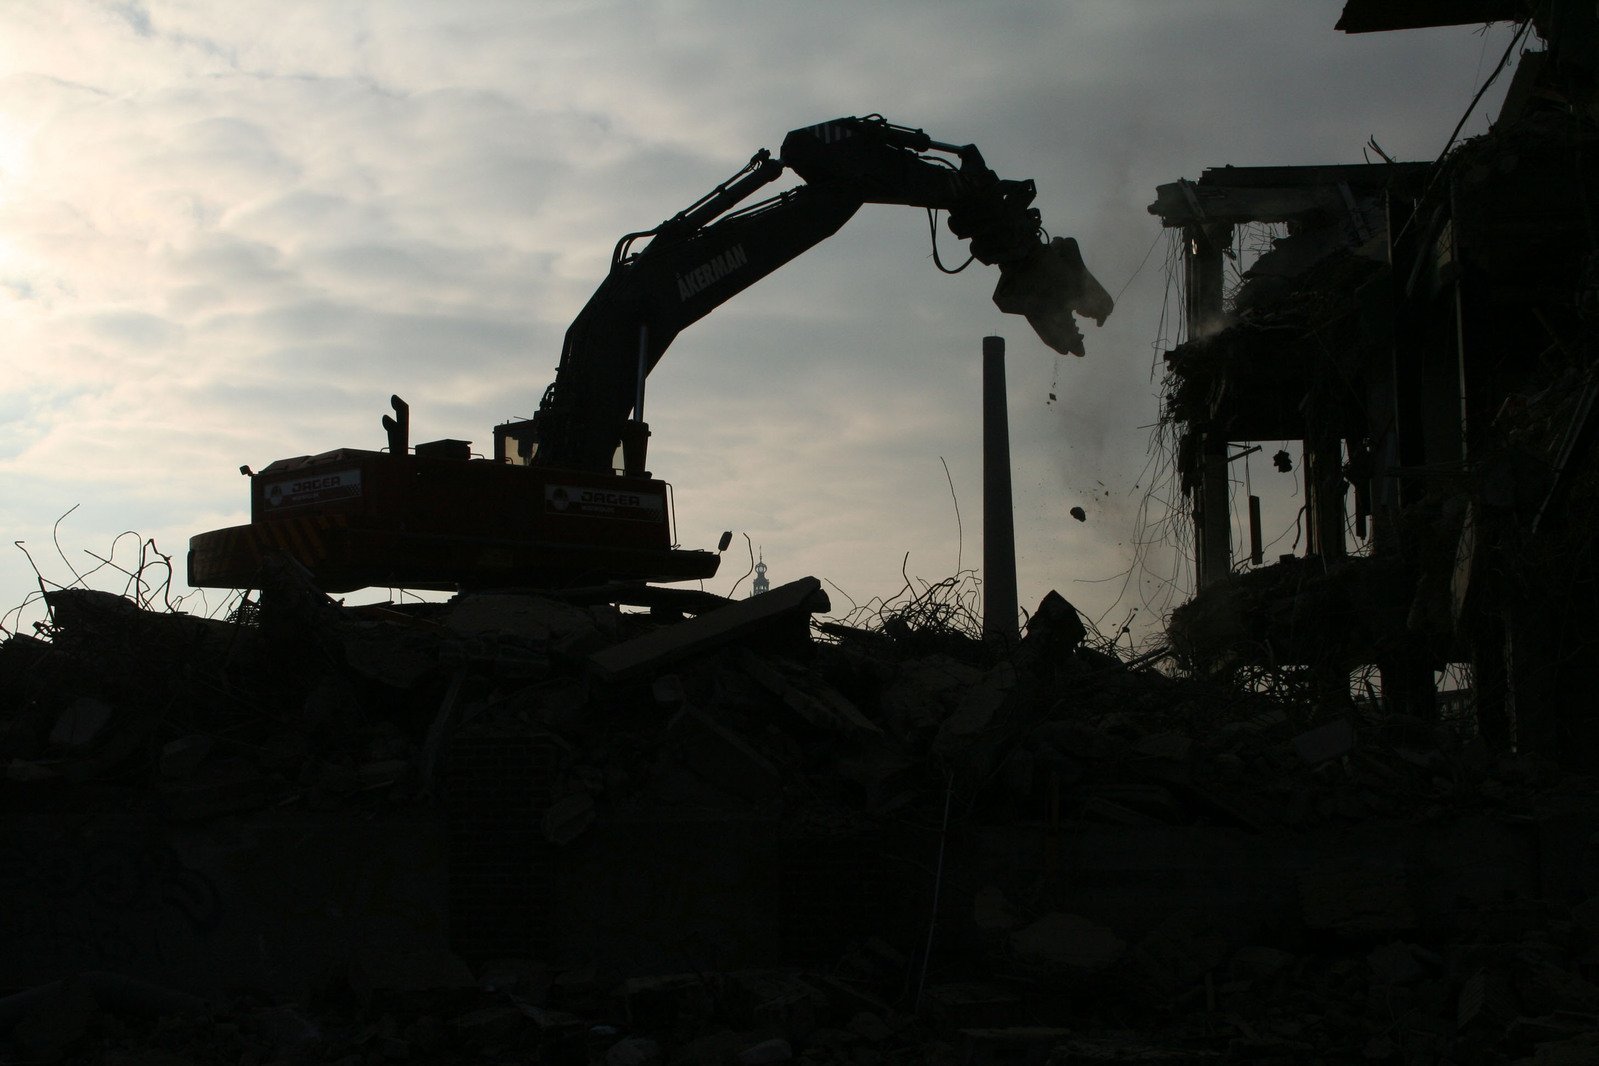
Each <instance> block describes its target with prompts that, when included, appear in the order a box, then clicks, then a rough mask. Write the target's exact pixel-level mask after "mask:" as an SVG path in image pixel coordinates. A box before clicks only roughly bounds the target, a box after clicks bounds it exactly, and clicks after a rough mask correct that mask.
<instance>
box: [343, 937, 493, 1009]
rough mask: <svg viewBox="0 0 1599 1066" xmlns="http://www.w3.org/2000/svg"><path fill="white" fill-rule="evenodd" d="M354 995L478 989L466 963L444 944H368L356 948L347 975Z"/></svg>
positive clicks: (367, 999) (368, 999)
mask: <svg viewBox="0 0 1599 1066" xmlns="http://www.w3.org/2000/svg"><path fill="white" fill-rule="evenodd" d="M347 974H348V977H347V979H348V981H349V985H350V989H351V991H353V992H355V994H356V995H358V996H360V997H361V999H362V1000H364V1001H368V1002H370V1001H371V999H372V998H373V997H374V996H380V995H390V994H397V995H408V994H413V993H434V992H444V991H452V990H462V989H469V988H475V987H476V986H477V982H476V981H475V980H474V979H473V977H472V971H471V970H470V969H469V968H468V967H467V965H466V963H464V962H462V961H461V959H460V958H459V957H458V956H456V955H455V954H454V953H453V952H451V951H450V950H449V949H448V948H447V947H445V946H444V945H443V944H442V943H441V944H433V945H429V944H426V943H424V942H416V943H411V942H406V943H399V942H395V943H383V942H379V943H369V944H364V945H362V946H361V947H359V948H357V949H356V950H355V952H354V953H353V955H352V957H351V959H350V965H349V968H348V971H347Z"/></svg>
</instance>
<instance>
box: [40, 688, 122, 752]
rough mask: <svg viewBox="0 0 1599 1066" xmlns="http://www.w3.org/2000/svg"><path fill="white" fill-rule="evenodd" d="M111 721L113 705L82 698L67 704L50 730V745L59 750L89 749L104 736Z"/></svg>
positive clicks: (85, 697) (90, 698)
mask: <svg viewBox="0 0 1599 1066" xmlns="http://www.w3.org/2000/svg"><path fill="white" fill-rule="evenodd" d="M110 721H111V705H110V704H109V703H106V702H105V701H104V700H97V699H95V698H94V697H93V696H80V697H78V698H77V699H75V700H73V701H72V702H71V703H69V704H67V706H66V709H65V710H63V711H62V712H61V714H60V715H59V716H57V718H56V724H55V728H54V729H52V730H50V743H51V744H52V745H53V746H55V747H57V748H66V749H68V750H78V749H82V748H87V747H89V746H90V745H91V744H93V743H94V742H95V741H97V740H99V739H100V737H101V736H102V735H103V734H104V732H105V728H106V725H107V723H109V722H110Z"/></svg>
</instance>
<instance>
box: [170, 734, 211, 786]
mask: <svg viewBox="0 0 1599 1066" xmlns="http://www.w3.org/2000/svg"><path fill="white" fill-rule="evenodd" d="M211 746H212V740H211V738H210V737H206V736H199V735H194V734H191V735H190V736H186V737H179V738H178V739H177V740H170V741H168V742H167V743H165V744H163V745H162V746H161V758H160V761H159V763H158V765H159V767H160V770H161V776H162V777H174V778H180V779H181V778H188V777H193V776H194V772H195V771H196V770H198V769H199V768H200V764H201V763H203V762H205V758H206V756H207V755H210V754H211Z"/></svg>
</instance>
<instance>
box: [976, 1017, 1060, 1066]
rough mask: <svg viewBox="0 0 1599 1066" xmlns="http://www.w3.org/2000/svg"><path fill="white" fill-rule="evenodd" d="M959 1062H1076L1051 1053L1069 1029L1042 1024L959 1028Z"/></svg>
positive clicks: (984, 1065)
mask: <svg viewBox="0 0 1599 1066" xmlns="http://www.w3.org/2000/svg"><path fill="white" fill-rule="evenodd" d="M960 1035H961V1060H960V1061H961V1062H962V1063H963V1064H964V1066H1034V1064H1035V1063H1036V1064H1038V1066H1044V1063H1046V1062H1076V1061H1078V1060H1077V1059H1075V1058H1073V1059H1059V1058H1057V1057H1055V1056H1054V1054H1053V1053H1054V1051H1055V1048H1056V1047H1057V1046H1059V1045H1060V1044H1062V1043H1064V1042H1065V1041H1066V1040H1068V1039H1069V1038H1070V1037H1071V1035H1072V1031H1071V1030H1070V1029H1059V1028H1054V1027H1050V1026H1042V1025H1023V1026H1015V1027H1012V1028H1006V1029H962V1030H961V1033H960Z"/></svg>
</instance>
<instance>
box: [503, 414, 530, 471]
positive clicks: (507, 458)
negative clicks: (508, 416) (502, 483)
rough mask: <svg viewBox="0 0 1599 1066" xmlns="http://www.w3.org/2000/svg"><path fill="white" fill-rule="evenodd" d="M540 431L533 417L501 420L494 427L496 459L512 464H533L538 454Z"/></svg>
mask: <svg viewBox="0 0 1599 1066" xmlns="http://www.w3.org/2000/svg"><path fill="white" fill-rule="evenodd" d="M538 450H539V438H538V431H537V429H536V428H535V426H534V424H533V420H532V419H526V418H524V419H518V420H516V421H515V422H501V423H500V424H499V425H497V426H495V427H494V461H495V462H496V463H508V464H510V465H511V466H532V465H533V457H534V456H535V455H537V454H538Z"/></svg>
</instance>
